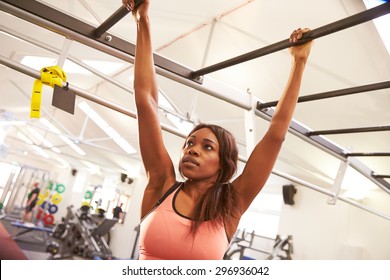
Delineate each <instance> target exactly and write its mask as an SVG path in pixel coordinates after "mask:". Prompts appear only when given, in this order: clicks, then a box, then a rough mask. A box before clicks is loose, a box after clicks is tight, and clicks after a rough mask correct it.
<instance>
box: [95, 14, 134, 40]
mask: <svg viewBox="0 0 390 280" xmlns="http://www.w3.org/2000/svg"><path fill="white" fill-rule="evenodd" d="M129 12H130V11H129V10H128V9H126V8H125V6H122V7H120V8H119V9H118V10H116V11H115V13H113V14H112V15H111V16H110V17H109V18H107V19H106V20H105V21H104V22H103V23H102V24H101V25H100V26H99V27H97V28H96V29H95V32H94V35H95V37H97V38H98V37H100V36H102V35H103V33H104V32H106V31H107V30H109V29H110V28H111V27H113V26H114V24H115V23H117V22H118V21H120V20H121V19H122V18H124V17H125V16H126V15H127V14H128V13H129Z"/></svg>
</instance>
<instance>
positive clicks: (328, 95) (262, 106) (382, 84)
mask: <svg viewBox="0 0 390 280" xmlns="http://www.w3.org/2000/svg"><path fill="white" fill-rule="evenodd" d="M385 88H390V81H385V82H379V83H375V84H368V85H363V86H357V87H351V88H344V89H338V90H333V91H326V92H322V93H316V94H310V95H306V96H300V97H299V98H298V103H302V102H307V101H314V100H320V99H326V98H333V97H339V96H344V95H351V94H357V93H362V92H368V91H374V90H380V89H385ZM277 104H278V101H277V100H276V101H270V102H264V103H258V104H257V109H258V110H262V109H265V108H269V107H274V106H276V105H277Z"/></svg>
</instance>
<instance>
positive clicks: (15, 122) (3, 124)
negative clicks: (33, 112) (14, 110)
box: [0, 121, 26, 126]
mask: <svg viewBox="0 0 390 280" xmlns="http://www.w3.org/2000/svg"><path fill="white" fill-rule="evenodd" d="M25 124H26V122H25V121H0V126H7V125H17V126H19V125H25Z"/></svg>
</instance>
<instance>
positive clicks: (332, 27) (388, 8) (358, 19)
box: [192, 2, 390, 78]
mask: <svg viewBox="0 0 390 280" xmlns="http://www.w3.org/2000/svg"><path fill="white" fill-rule="evenodd" d="M388 13H390V2H387V3H385V4H382V5H379V6H377V7H375V8H372V9H369V10H366V11H363V12H360V13H358V14H355V15H353V16H350V17H347V18H344V19H341V20H339V21H336V22H333V23H330V24H327V25H324V26H322V27H319V28H316V29H313V30H311V31H309V32H307V33H305V34H304V36H303V37H302V38H301V39H300V40H299V42H297V43H294V44H293V43H290V42H289V39H286V40H283V41H280V42H278V43H274V44H272V45H269V46H267V47H264V48H261V49H258V50H255V51H252V52H249V53H246V54H243V55H239V56H236V57H234V58H231V59H228V60H226V61H223V62H220V63H217V64H214V65H211V66H207V67H205V68H202V69H199V70H197V71H193V72H192V78H197V77H199V76H202V75H205V74H208V73H211V72H215V71H217V70H221V69H223V68H226V67H229V66H233V65H236V64H239V63H242V62H245V61H248V60H252V59H254V58H258V57H260V56H264V55H267V54H270V53H273V52H277V51H280V50H283V49H287V48H289V47H291V46H293V45H297V44H303V43H306V42H308V41H310V40H313V39H317V38H319V37H322V36H326V35H329V34H331V33H334V32H337V31H340V30H343V29H346V28H349V27H352V26H355V25H358V24H361V23H364V22H366V21H369V20H372V19H374V18H377V17H380V16H383V15H385V14H388Z"/></svg>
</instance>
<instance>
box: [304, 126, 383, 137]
mask: <svg viewBox="0 0 390 280" xmlns="http://www.w3.org/2000/svg"><path fill="white" fill-rule="evenodd" d="M387 130H390V125H382V126H373V127H359V128H344V129H329V130H316V131H309V132H308V133H307V136H314V135H326V134H348V133H362V132H378V131H387Z"/></svg>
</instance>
